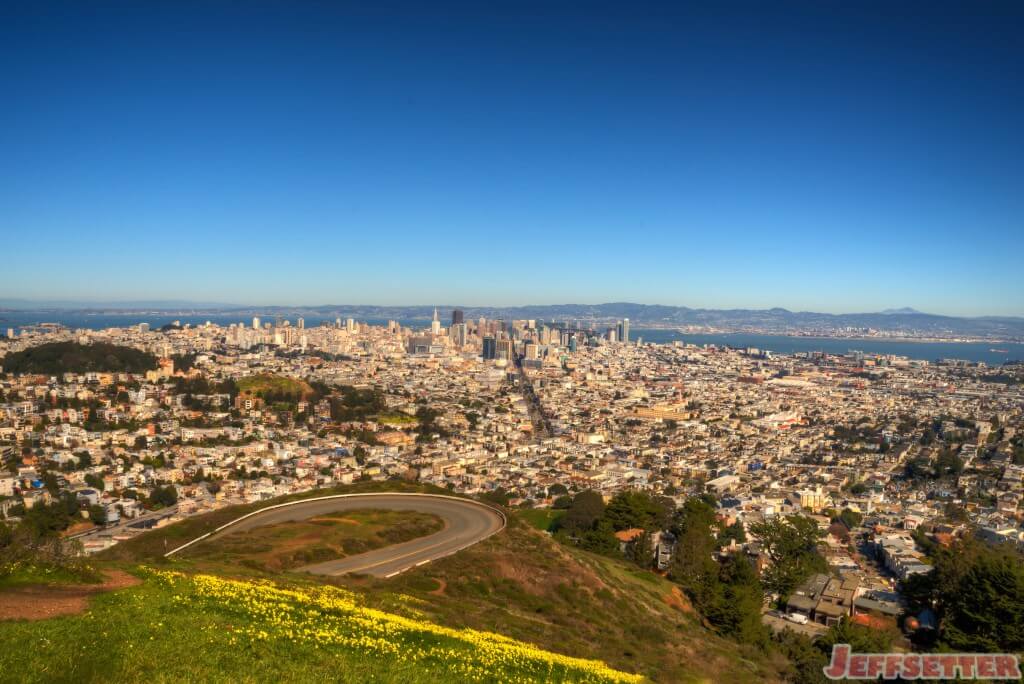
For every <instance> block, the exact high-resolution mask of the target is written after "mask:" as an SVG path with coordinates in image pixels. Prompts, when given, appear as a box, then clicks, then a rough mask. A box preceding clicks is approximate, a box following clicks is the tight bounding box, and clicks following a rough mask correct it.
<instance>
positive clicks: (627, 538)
mask: <svg viewBox="0 0 1024 684" xmlns="http://www.w3.org/2000/svg"><path fill="white" fill-rule="evenodd" d="M643 535H644V530H643V528H640V527H631V528H630V529H628V530H620V531H619V532H616V533H615V538H616V539H618V540H619V551H621V552H623V553H625V552H626V547H627V546H628V545H629V544H631V543H632V542H634V541H636V540H637V539H639V538H640V537H642V536H643Z"/></svg>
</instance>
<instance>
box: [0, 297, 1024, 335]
mask: <svg viewBox="0 0 1024 684" xmlns="http://www.w3.org/2000/svg"><path fill="white" fill-rule="evenodd" d="M15 302H16V303H15ZM68 304H70V303H68ZM0 307H5V308H6V309H8V310H10V311H11V312H12V313H14V312H18V313H25V312H28V311H34V312H43V311H45V312H50V311H52V312H54V313H57V312H62V313H74V312H78V313H83V312H97V311H102V312H103V313H106V314H117V313H138V312H139V311H143V310H145V311H148V312H157V311H159V312H166V313H173V314H177V315H186V314H196V315H201V314H217V313H220V314H233V315H234V314H237V315H240V316H241V315H264V316H267V315H271V316H274V315H281V316H285V317H289V316H291V317H296V316H304V317H306V318H309V319H317V318H338V317H340V318H347V317H352V318H357V319H361V320H367V319H396V320H416V319H429V318H430V317H431V316H432V315H433V312H434V307H433V306H375V305H360V304H330V305H324V306H263V307H255V306H232V305H224V304H208V303H198V302H172V301H163V302H120V303H119V302H109V303H98V304H97V303H90V304H88V305H85V304H83V303H79V304H77V305H73V306H66V305H65V306H62V305H60V304H59V303H55V302H54V303H51V302H47V303H46V304H45V305H44V304H40V303H35V304H34V305H33V303H30V302H27V301H23V300H0ZM453 308H461V309H462V310H463V311H464V312H465V316H466V318H467V319H475V318H479V317H481V316H484V317H486V318H491V319H531V318H532V319H537V320H542V321H548V322H557V323H561V322H565V321H572V322H575V321H582V322H583V323H584V324H592V325H595V326H597V325H604V324H607V323H610V322H613V321H617V320H620V319H623V318H628V319H630V322H631V324H632V325H633V327H643V326H656V327H685V326H701V327H707V328H713V329H717V330H745V331H759V332H775V333H804V334H808V333H815V332H819V333H833V334H834V333H836V332H842V331H844V330H846V329H854V331H857V332H860V331H863V330H865V329H872V330H878V331H885V332H890V333H895V334H901V335H902V334H914V335H918V336H936V337H957V336H961V337H985V338H991V339H997V338H999V339H1021V338H1024V318H1021V317H1012V316H981V317H976V318H962V317H956V316H942V315H938V314H929V313H922V312H920V311H916V310H914V309H911V308H901V309H887V310H885V311H881V312H874V313H852V314H826V313H815V312H810V311H789V310H787V309H781V308H773V309H691V308H689V307H685V306H664V305H651V304H634V303H630V302H613V303H608V304H548V305H527V306H516V307H479V306H463V307H459V306H457V305H455V306H453V305H439V306H437V309H438V312H439V315H440V317H441V320H442V322H447V321H450V320H451V311H452V309H453ZM2 313H3V312H2V310H0V317H2ZM851 332H852V331H851Z"/></svg>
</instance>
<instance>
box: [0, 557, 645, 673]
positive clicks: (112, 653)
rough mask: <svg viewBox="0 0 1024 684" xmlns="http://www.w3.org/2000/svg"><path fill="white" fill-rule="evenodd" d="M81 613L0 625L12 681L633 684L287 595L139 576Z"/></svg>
mask: <svg viewBox="0 0 1024 684" xmlns="http://www.w3.org/2000/svg"><path fill="white" fill-rule="evenodd" d="M141 574H142V576H143V578H144V580H145V581H144V582H143V584H141V585H140V586H137V587H133V588H130V589H125V590H122V591H119V592H115V593H110V594H105V595H103V596H99V597H96V598H95V599H94V600H93V604H92V607H91V609H90V610H89V611H87V612H86V613H84V614H82V615H78V616H73V617H62V618H54V619H51V620H45V621H40V622H0V672H2V673H3V679H4V681H10V682H39V681H46V682H109V681H119V682H139V681H146V682H181V681H195V682H257V681H258V682H309V681H332V682H371V681H372V682H396V683H397V682H410V683H412V684H416V683H417V682H431V683H433V682H438V681H445V682H449V681H476V682H529V681H555V682H560V681H562V682H632V681H639V678H637V677H631V676H629V675H626V674H624V673H618V672H615V671H613V670H610V669H609V668H607V667H605V666H604V665H603V664H601V663H597V662H593V661H585V660H579V659H575V658H566V657H563V656H558V655H555V654H552V653H546V652H544V651H541V650H539V649H536V648H533V647H531V646H529V645H528V644H523V643H519V642H515V641H512V640H510V639H506V638H504V637H501V636H498V635H495V634H486V633H482V632H476V631H472V630H454V629H447V628H444V627H440V626H438V625H434V624H431V623H429V622H426V621H423V620H418V619H410V618H407V617H400V616H397V615H393V614H388V613H385V612H382V611H378V610H373V609H371V608H367V607H366V606H364V605H363V604H362V602H361V600H360V599H359V597H358V596H357V595H355V594H352V593H350V592H346V591H342V590H339V589H336V588H332V587H315V588H309V587H307V588H292V589H286V588H280V587H277V586H274V585H272V584H270V583H268V582H258V583H257V582H244V581H237V580H225V579H221V578H218V577H213V576H209V575H195V576H187V575H183V574H180V573H175V572H169V571H151V570H143V571H142V572H141Z"/></svg>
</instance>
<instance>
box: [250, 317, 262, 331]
mask: <svg viewBox="0 0 1024 684" xmlns="http://www.w3.org/2000/svg"><path fill="white" fill-rule="evenodd" d="M252 329H253V330H259V329H260V317H259V316H253V317H252Z"/></svg>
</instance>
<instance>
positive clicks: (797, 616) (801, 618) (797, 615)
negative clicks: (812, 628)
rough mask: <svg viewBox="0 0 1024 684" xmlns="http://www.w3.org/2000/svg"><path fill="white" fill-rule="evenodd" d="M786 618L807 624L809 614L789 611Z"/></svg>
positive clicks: (799, 623) (800, 623)
mask: <svg viewBox="0 0 1024 684" xmlns="http://www.w3.org/2000/svg"><path fill="white" fill-rule="evenodd" d="M786 619H787V620H789V621H790V622H795V623H796V624H798V625H806V624H807V616H806V615H804V614H803V613H788V614H787V615H786Z"/></svg>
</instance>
